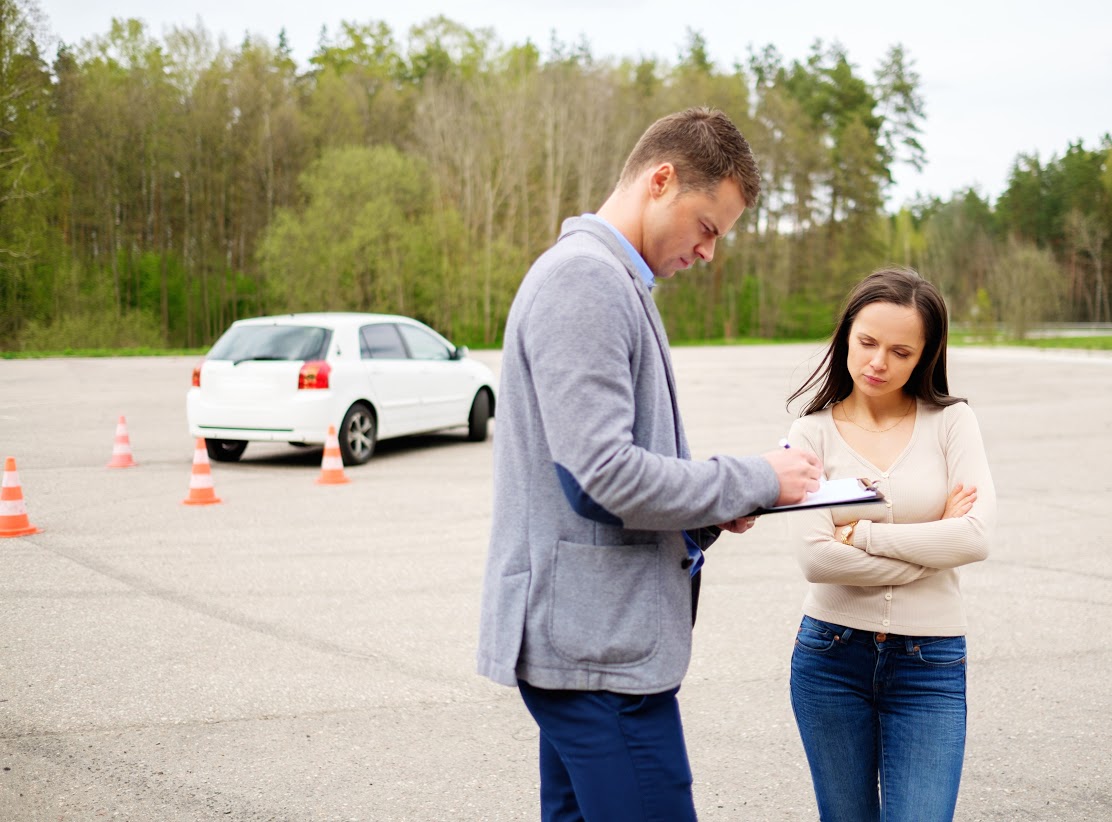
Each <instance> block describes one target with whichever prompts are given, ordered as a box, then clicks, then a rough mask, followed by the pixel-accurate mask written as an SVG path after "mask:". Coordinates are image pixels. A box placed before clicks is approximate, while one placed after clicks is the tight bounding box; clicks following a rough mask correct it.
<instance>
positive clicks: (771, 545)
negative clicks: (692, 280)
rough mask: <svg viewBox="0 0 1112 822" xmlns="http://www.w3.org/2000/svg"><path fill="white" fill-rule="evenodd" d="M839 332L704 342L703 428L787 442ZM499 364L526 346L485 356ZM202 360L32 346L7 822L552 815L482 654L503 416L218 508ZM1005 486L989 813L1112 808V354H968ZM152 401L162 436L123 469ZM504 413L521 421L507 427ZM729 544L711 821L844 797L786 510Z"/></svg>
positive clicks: (695, 754)
mask: <svg viewBox="0 0 1112 822" xmlns="http://www.w3.org/2000/svg"><path fill="white" fill-rule="evenodd" d="M818 353H819V347H818V346H815V345H787V346H760V347H756V346H754V347H721V348H718V347H715V348H711V347H699V348H677V349H674V351H673V354H674V360H675V365H676V371H677V375H678V380H679V390H680V407H681V410H682V412H683V414H684V417H685V422H686V425H687V430H688V435H689V440H690V442H691V445H692V449H693V451H694V454H695V456H696V457H697V458H704V457H709V456H711V455H713V454H716V453H737V454H746V453H759V452H762V451H766V450H769V449H770V448H773V447H775V444H776V442H777V440H778V439H779V438H780V437H781V436H783V435H784V434H785V433H786V430H787V426H788V424H789V423H790V421H791V416H790V414H789V413H788V412H787V411H786V410H785V409H784V398H785V397H786V395H787V394H788V393H789V392H790V390H791V389H792V388H794V387H795V385H797V384H798V383H799V382H800V381H801V380H802V379H803V378H804V377H806V376H807V374H808V373H810V368H809V366H813V365H814V364H815V361H816V360H815V355H817V354H818ZM472 355H473V356H475V357H476V358H479V359H482V360H484V361H486V362H487V363H488V364H490V365H491V366H492V367H493V368H495V370H497V368H498V362H499V354H498V352H483V351H477V352H473V354H472ZM195 362H196V358H181V357H176V358H120V359H50V360H14V361H13V360H9V361H0V457H6V456H12V457H15V458H16V460H17V464H18V469H19V476H20V479H21V482H22V490H23V495H24V498H25V501H26V505H27V511H28V517H29V520H30V522H31V524H33V525H35V526H37V527H39V528H40V529H42V530H41V532H40V533H38V534H35V535H32V536H26V537H19V538H14V539H0V822H47V821H48V820H50V822H54V821H55V820H99V819H117V820H144V821H145V820H153V821H158V822H161V821H162V820H172V821H175V822H176V821H177V820H209V819H220V820H283V821H284V820H289V821H290V822H295V821H296V822H301V821H302V820H360V821H361V822H362V821H363V820H367V821H373V822H404V821H405V820H437V821H439V820H499V821H501V820H535V819H537V818H538V803H537V774H536V747H537V731H536V728H535V726H534V724H533V722H532V720H531V719H530V718H529V716H528V714H527V713H526V712H525V710H524V708H523V707H522V705H521V704H520V699H519V698H518V696H517V694H516V693H515V692H514V691H512V690H510V689H506V688H502V687H500V686H497V685H494V684H492V683H490V682H488V681H486V680H484V679H481V678H480V677H478V676H477V675H475V674H474V672H473V671H474V663H473V660H474V650H475V641H476V633H477V625H478V608H479V591H480V581H481V576H482V568H483V558H484V555H485V551H486V542H487V536H488V528H489V521H490V518H489V510H490V486H491V446H492V442H491V441H488V442H485V443H477V444H476V443H469V442H467V441H466V437H465V435H464V434H465V432H463V431H454V432H446V433H443V434H438V435H432V436H425V437H417V438H412V439H407V440H401V441H393V442H385V443H382V444H380V446H379V451H378V453H377V454H376V455H375V457H374V458H373V459H372V460H371V462H369V463H368V464H367V465H364V466H360V467H349V468H347V469H346V474H347V476H348V477H349V479H350V480H351V482H350V483H348V484H346V485H318V484H317V483H316V479H317V477H318V475H319V472H320V461H321V449H320V448H310V449H295V448H292V447H289V446H286V445H284V444H267V445H259V444H252V445H251V446H249V447H248V449H247V452H246V454H245V455H244V458H243V460H242V461H241V462H239V463H235V464H213V466H212V475H213V480H214V486H215V490H216V494H217V496H219V497H221V498H222V500H223V502H222V503H221V504H219V505H209V506H186V505H182V500H183V499H184V498H185V497H186V496H187V493H188V490H189V484H190V462H191V459H192V455H193V447H194V441H193V440H192V439H191V438H190V437H189V434H188V432H187V430H186V422H185V393H186V390H187V388H188V386H189V382H190V375H191V371H192V368H193V365H194V364H195ZM951 388H952V390H953V392H954V393H956V394H959V395H962V396H966V397H968V398H969V399H970V401H971V403H972V406H973V408H974V410H975V411H976V412H977V415H978V418H979V420H980V423H981V427H982V430H983V432H984V436H985V442H986V446H987V449H988V453H989V458H990V462H991V464H992V467H993V471H994V477H995V482H996V486H997V493H998V496H999V525H998V528H997V531H996V534H995V539H994V542H993V549H992V554H991V556H990V558H989V559H988V560H987V561H986V562H984V563H980V564H978V565H975V566H971V567H968V568H966V569H964V570H963V572H962V584H963V590H964V592H965V596H966V600H967V609H968V613H969V618H970V632H969V647H970V668H969V683H970V684H969V703H970V718H969V741H968V746H967V756H966V764H965V773H964V778H963V783H962V790H961V796H960V800H959V803H958V814H957V819H959V820H1000V822H1018V821H1019V820H1039V821H1040V822H1051V820H1062V822H1088V821H1089V820H1092V821H1093V822H1096V820H1101V821H1102V822H1108V820H1112V755H1110V754H1109V751H1110V750H1112V723H1110V720H1109V717H1110V716H1112V685H1110V679H1112V630H1109V629H1110V628H1112V552H1110V548H1112V357H1109V356H1107V355H1102V354H1086V353H1084V352H1079V353H1065V352H1047V351H1039V350H1019V349H1003V348H1001V349H971V348H959V349H956V350H954V351H952V352H951ZM120 414H124V415H126V419H127V424H128V432H129V438H130V443H131V448H132V452H133V454H134V458H135V460H136V461H137V462H138V465H137V466H136V467H134V468H125V469H110V468H107V467H105V464H106V463H107V462H108V461H109V459H110V458H111V456H112V446H113V439H114V433H115V427H116V419H117V417H118V416H119V415H120ZM492 431H493V436H495V437H496V436H497V422H495V423H494V425H493V426H492ZM781 516H786V515H777V516H771V517H764V518H762V519H761V521H760V522H759V523H758V525H757V527H756V528H755V529H754V530H753V531H752V532H750V533H748V534H745V535H743V536H737V535H726V536H724V537H723V538H722V539H721V540H720V541H719V542H718V543H717V544H716V545H715V546H714V547H713V548H712V549H711V550H710V552H709V553H708V556H707V564H706V568H705V578H704V584H703V594H702V601H701V604H700V612H699V623H698V626H697V627H696V630H695V648H694V656H693V659H692V665H691V669H690V671H689V674H688V677H687V680H686V682H685V684H684V686H683V688H682V690H681V691H680V700H681V706H682V710H683V715H684V722H685V728H686V732H687V736H688V743H689V748H690V755H691V761H692V768H693V771H694V774H695V795H696V805H697V807H698V809H699V814H700V819H702V820H722V822H726V820H731V821H732V820H739V821H740V822H745V821H747V820H753V821H754V822H777V821H779V820H784V821H785V822H797V820H813V819H816V818H817V814H816V811H815V805H814V799H813V797H812V793H811V786H810V779H809V776H808V773H807V768H806V764H805V761H804V757H803V751H802V748H801V746H800V743H799V739H798V736H797V733H796V729H795V725H794V722H793V720H792V716H791V709H790V706H789V703H788V691H787V688H788V671H789V659H790V655H791V647H792V641H793V636H794V633H795V628H796V625H797V624H798V619H799V613H800V604H801V602H802V599H803V593H804V587H805V583H804V582H803V581H802V578H801V575H800V572H799V570H798V567H797V566H796V564H795V561H794V559H793V555H792V548H791V546H790V545H789V544H788V542H787V540H786V538H785V537H786V531H785V524H784V520H783V519H780V518H779V517H781Z"/></svg>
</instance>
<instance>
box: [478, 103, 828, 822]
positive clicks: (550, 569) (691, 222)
mask: <svg viewBox="0 0 1112 822" xmlns="http://www.w3.org/2000/svg"><path fill="white" fill-rule="evenodd" d="M759 193H760V175H759V172H758V170H757V166H756V162H755V161H754V159H753V155H752V153H751V152H750V149H749V145H748V143H747V142H746V141H745V139H744V138H743V137H742V136H741V134H740V133H738V131H737V129H736V128H735V127H734V125H733V123H731V122H730V120H729V118H727V117H726V116H725V115H724V114H723V113H721V112H718V111H710V110H706V109H689V110H687V111H683V112H680V113H677V114H673V115H670V116H668V117H665V118H663V119H661V120H659V121H658V122H656V123H654V124H653V125H652V126H651V127H650V128H649V129H648V130H647V131H646V132H645V134H644V135H643V136H642V137H641V139H640V141H638V143H637V145H636V147H635V148H634V149H633V152H632V153H631V154H630V156H629V158H628V159H627V161H626V164H625V168H624V169H623V171H622V175H621V179H620V180H619V182H618V185H617V187H616V189H615V190H614V192H613V193H612V194H611V195H610V197H609V198H608V199H607V200H606V202H605V204H604V205H603V206H602V208H600V209H599V211H598V214H597V215H585V216H583V217H578V218H572V219H569V220H567V221H566V222H565V223H564V225H563V231H562V234H561V236H560V239H559V240H558V242H557V243H556V244H555V245H554V246H553V247H552V248H550V249H549V250H548V251H547V252H545V253H544V254H543V255H542V256H541V257H540V258H539V259H538V260H537V261H536V262H535V263H534V265H533V267H532V268H531V269H530V270H529V273H528V274H527V275H526V277H525V279H524V280H523V281H522V284H521V287H520V289H519V290H518V293H517V296H516V297H515V299H514V303H513V306H512V308H511V309H510V314H509V318H508V320H507V323H506V333H505V342H504V345H503V359H502V378H501V389H500V391H499V406H498V430H497V434H496V435H495V440H494V455H495V456H494V460H495V466H494V467H495V472H494V513H493V522H492V534H491V541H490V552H489V556H488V560H487V568H486V577H485V581H484V594H483V606H482V619H481V626H480V637H479V652H478V670H479V672H480V673H481V674H483V675H485V676H488V677H490V678H491V679H493V680H494V681H496V682H500V683H502V684H505V685H509V686H515V685H516V686H517V687H518V688H519V689H520V692H521V695H522V698H523V699H524V701H525V704H526V707H527V708H528V709H529V711H530V713H532V715H533V717H534V719H535V720H536V721H537V724H538V726H539V728H540V770H541V817H542V819H543V820H545V822H555V821H556V820H560V822H563V821H564V820H569V822H570V820H587V822H623V821H624V820H631V821H632V820H662V822H683V821H684V820H693V819H695V809H694V804H693V800H692V794H691V770H690V766H689V764H688V759H687V750H686V746H685V743H684V739H683V729H682V726H681V723H680V716H679V708H678V703H677V701H676V692H677V691H678V690H679V685H680V682H681V680H682V679H683V676H684V673H685V672H686V670H687V665H688V662H689V659H690V655H691V626H692V622H693V619H694V611H695V594H696V593H697V585H696V584H693V582H697V580H698V576H697V575H696V573H697V571H698V568H699V566H700V565H701V563H702V550H701V549H702V548H705V547H706V546H707V545H709V544H710V542H712V541H713V540H714V539H715V538H716V537H717V535H718V533H719V531H720V529H722V528H725V529H728V530H730V531H733V532H736V533H741V532H744V531H745V530H747V529H748V528H749V527H751V526H752V524H753V518H752V517H747V516H746V515H747V514H749V513H750V512H752V511H754V510H755V509H757V508H759V507H762V506H771V505H774V504H789V503H794V502H798V501H800V500H801V499H802V498H803V495H804V494H805V493H806V492H807V491H808V490H814V489H815V488H817V487H818V476H819V470H820V468H819V463H818V459H817V458H816V457H815V456H814V455H813V454H810V453H807V452H805V451H803V450H799V449H787V450H785V449H782V448H778V449H776V450H774V451H770V452H769V453H768V454H765V455H763V456H761V457H745V458H737V457H729V456H718V457H714V458H712V459H709V460H704V461H693V460H691V459H690V454H689V452H688V447H687V442H686V440H685V438H684V433H683V426H682V425H681V423H680V417H679V410H678V405H677V400H676V392H675V381H674V378H673V373H672V364H671V359H670V356H669V351H668V342H667V338H666V336H665V332H664V328H663V326H662V325H661V321H660V316H659V314H658V313H657V310H656V307H655V305H654V303H653V301H652V298H651V296H650V288H651V287H652V285H653V280H654V277H671V276H672V275H673V274H674V273H675V272H676V271H678V270H680V269H683V268H687V267H688V266H690V265H691V264H692V263H694V262H695V261H696V260H700V259H701V260H710V259H711V257H712V256H713V255H714V246H715V242H716V241H717V240H718V238H720V237H722V236H723V235H725V234H727V233H729V231H730V230H731V229H732V228H733V226H734V224H735V223H736V222H737V219H738V217H740V216H741V213H742V211H744V209H745V207H746V206H747V205H750V204H752V203H753V202H754V201H755V200H756V198H757V196H758V194H759Z"/></svg>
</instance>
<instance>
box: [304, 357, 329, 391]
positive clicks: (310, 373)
mask: <svg viewBox="0 0 1112 822" xmlns="http://www.w3.org/2000/svg"><path fill="white" fill-rule="evenodd" d="M330 373H332V366H331V365H329V364H328V363H326V362H325V361H324V360H312V361H310V362H307V363H305V365H303V366H301V371H300V372H299V373H298V375H297V390H298V391H301V390H302V389H306V388H327V387H328V375H329V374H330Z"/></svg>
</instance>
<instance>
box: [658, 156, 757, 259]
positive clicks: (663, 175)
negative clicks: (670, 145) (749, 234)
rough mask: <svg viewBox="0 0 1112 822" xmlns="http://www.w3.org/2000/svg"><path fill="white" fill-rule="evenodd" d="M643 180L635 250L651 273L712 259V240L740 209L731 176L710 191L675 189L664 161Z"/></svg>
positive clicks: (674, 180) (742, 204)
mask: <svg viewBox="0 0 1112 822" xmlns="http://www.w3.org/2000/svg"><path fill="white" fill-rule="evenodd" d="M649 185H650V199H649V204H648V206H647V207H646V210H645V219H644V224H643V225H644V233H643V235H642V238H643V239H642V246H643V247H642V249H641V255H642V256H643V257H644V258H645V262H646V263H648V266H649V268H650V269H651V270H652V272H653V274H654V275H655V276H657V277H671V276H672V275H673V274H675V273H676V272H677V271H679V270H680V269H682V268H687V267H688V266H690V265H691V264H692V263H694V262H695V261H696V260H708V261H709V260H710V259H711V258H713V257H714V245H715V243H716V242H717V240H718V239H719V238H720V237H722V236H723V235H725V234H728V233H729V232H730V230H731V229H732V228H733V227H734V223H736V222H737V220H738V217H740V216H741V212H743V211H744V210H745V200H744V199H743V198H742V196H741V189H740V188H739V187H738V185H737V183H735V182H734V181H733V180H723V181H722V182H720V183H719V184H718V188H716V189H715V190H714V192H713V193H708V192H704V191H687V192H684V193H680V190H679V189H680V186H679V181H678V179H677V178H676V173H675V170H674V169H673V168H672V166H671V165H670V164H664V165H662V166H661V167H660V168H659V169H658V170H657V171H656V172H655V173H654V174H653V175H652V178H651V179H650V181H649Z"/></svg>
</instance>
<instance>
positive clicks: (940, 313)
mask: <svg viewBox="0 0 1112 822" xmlns="http://www.w3.org/2000/svg"><path fill="white" fill-rule="evenodd" d="M871 303H892V304H893V305H902V306H914V307H915V309H916V310H918V312H919V317H920V319H921V320H922V321H923V337H924V345H923V353H922V355H921V356H920V357H919V362H918V363H917V364H916V366H915V370H914V371H912V372H911V376H910V377H908V380H907V384H906V385H905V386H904V387H903V391H904V393H905V394H907V395H908V396H909V397H916V398H918V399H921V400H924V401H925V402H927V403H930V404H931V405H934V406H939V407H941V406H945V405H953V404H954V403H957V402H965V400H964V399H963V398H961V397H951V396H950V388H949V381H948V380H947V378H946V339H947V337H948V335H949V321H948V319H947V317H946V301H945V300H943V299H942V294H941V293H940V292H939V290H938V289H937V288H936V287H935V286H934V285H932V284H931V283H929V282H927V281H926V280H924V279H923V278H922V277H920V276H919V275H918V274H917V273H916V272H915V271H912V270H911V269H909V268H883V269H881V270H879V271H874V272H873V273H872V274H870V275H869V276H868V277H866V278H865V279H864V280H862V281H861V282H860V283H858V285H857V287H856V288H855V289H853V291H852V292H850V295H849V297H847V298H846V302H845V305H844V306H843V307H842V313H841V314H840V315H839V317H838V324H837V325H836V326H835V327H834V334H833V335H832V336H831V338H830V345H829V347H828V348H827V349H826V354H825V355H824V356H823V358H822V362H820V363H819V366H818V368H816V369H815V370H814V372H813V373H812V374H811V376H810V377H808V378H807V381H806V382H804V383H803V385H801V386H800V387H799V388H798V389H796V391H795V393H793V394H792V395H791V396H790V397H788V405H789V406H791V404H792V402H793V401H795V400H797V399H799V398H800V397H802V396H804V395H805V394H806V393H807V392H808V391H810V390H811V389H812V388H814V387H816V386H818V392H817V393H816V394H815V396H814V397H813V398H812V399H811V401H810V402H809V403H807V405H806V407H804V409H803V411H802V413H801V414H800V416H801V417H805V416H807V415H808V414H813V413H815V412H816V411H822V410H823V409H824V408H829V407H830V406H832V405H833V404H834V403H836V402H840V401H841V400H844V399H845V398H846V397H848V396H849V395H850V392H851V391H852V390H853V378H852V377H850V375H849V369H848V368H847V366H846V358H847V357H848V356H849V331H850V328H852V327H853V321H854V319H856V317H857V314H858V313H859V312H860V311H861V309H862V308H864V307H865V306H867V305H870V304H871Z"/></svg>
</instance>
